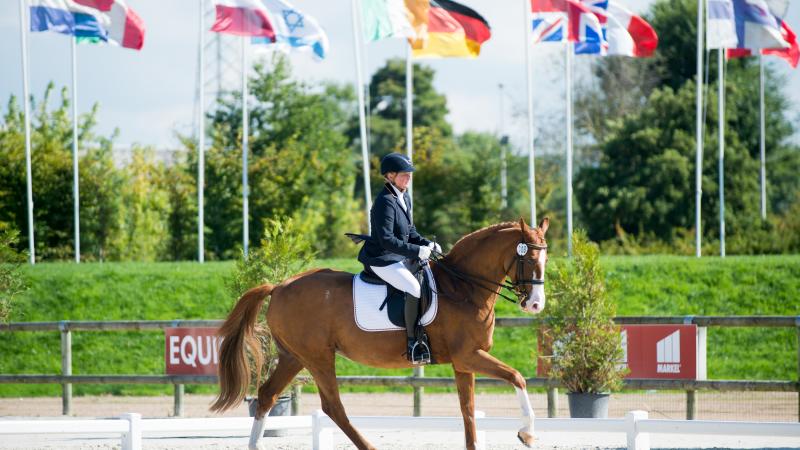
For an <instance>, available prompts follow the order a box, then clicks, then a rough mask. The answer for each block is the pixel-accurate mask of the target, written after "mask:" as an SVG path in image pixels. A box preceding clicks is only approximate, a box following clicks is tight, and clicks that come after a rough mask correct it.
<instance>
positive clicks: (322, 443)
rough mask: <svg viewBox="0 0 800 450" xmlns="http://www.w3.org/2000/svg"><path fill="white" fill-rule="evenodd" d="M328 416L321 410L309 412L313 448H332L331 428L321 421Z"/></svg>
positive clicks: (320, 449)
mask: <svg viewBox="0 0 800 450" xmlns="http://www.w3.org/2000/svg"><path fill="white" fill-rule="evenodd" d="M327 418H328V416H326V415H325V413H324V412H322V411H321V410H319V409H318V410H316V411H314V413H313V414H311V435H312V438H311V439H312V444H311V448H312V449H313V450H333V429H332V428H330V427H326V426H324V425H325V424H324V423H323V422H324V421H325V419H327Z"/></svg>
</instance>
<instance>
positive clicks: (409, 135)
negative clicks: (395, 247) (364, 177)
mask: <svg viewBox="0 0 800 450" xmlns="http://www.w3.org/2000/svg"><path fill="white" fill-rule="evenodd" d="M411 53H412V50H411V45H410V44H409V45H407V46H406V153H407V154H408V158H409V159H412V158H413V154H414V110H413V108H414V63H413V61H412V59H411ZM412 161H413V159H412ZM413 189H414V186H413V180H412V181H410V182H409V183H408V196H409V197H410V198H411V204H412V205H413V204H414V191H413ZM408 215H409V217H411V210H410V209H409V213H408ZM412 219H413V217H412Z"/></svg>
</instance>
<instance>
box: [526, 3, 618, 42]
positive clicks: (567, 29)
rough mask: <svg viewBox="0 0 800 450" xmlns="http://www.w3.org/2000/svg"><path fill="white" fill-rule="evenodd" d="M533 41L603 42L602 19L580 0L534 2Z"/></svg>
mask: <svg viewBox="0 0 800 450" xmlns="http://www.w3.org/2000/svg"><path fill="white" fill-rule="evenodd" d="M530 2H531V13H532V15H533V19H532V24H531V26H532V27H533V34H532V37H533V42H534V43H539V42H599V43H602V42H603V29H602V26H601V25H600V19H598V17H597V15H595V14H594V13H593V12H592V11H591V10H590V9H589V7H587V6H586V5H584V4H582V3H580V2H579V1H578V0H530Z"/></svg>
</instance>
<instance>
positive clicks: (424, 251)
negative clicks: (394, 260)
mask: <svg viewBox="0 0 800 450" xmlns="http://www.w3.org/2000/svg"><path fill="white" fill-rule="evenodd" d="M430 257H431V249H430V248H428V247H423V246H421V245H420V246H419V259H421V260H423V261H424V260H426V259H428V258H430Z"/></svg>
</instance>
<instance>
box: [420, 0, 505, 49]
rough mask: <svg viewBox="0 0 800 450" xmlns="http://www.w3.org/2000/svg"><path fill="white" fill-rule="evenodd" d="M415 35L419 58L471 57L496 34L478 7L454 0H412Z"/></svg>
mask: <svg viewBox="0 0 800 450" xmlns="http://www.w3.org/2000/svg"><path fill="white" fill-rule="evenodd" d="M409 3H410V4H411V15H412V26H413V27H414V31H415V37H414V38H412V39H409V40H410V41H411V48H412V49H413V54H414V57H415V58H442V57H468V58H475V57H477V56H478V55H479V54H480V53H481V45H482V44H483V43H484V42H486V41H487V40H489V38H490V37H492V31H491V28H490V27H489V22H487V21H486V19H484V18H483V16H481V15H480V14H478V13H477V12H476V11H475V10H473V9H471V8H468V7H466V6H464V5H462V4H460V3H456V2H453V1H450V0H430V1H429V3H428V4H427V5H426V4H425V3H424V2H421V1H420V0H409V2H408V3H407V4H409Z"/></svg>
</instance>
